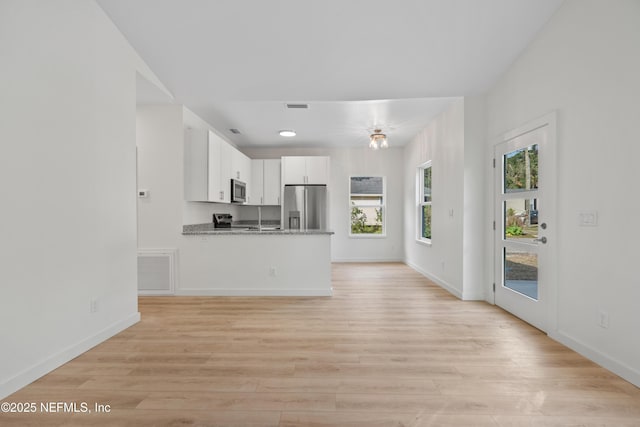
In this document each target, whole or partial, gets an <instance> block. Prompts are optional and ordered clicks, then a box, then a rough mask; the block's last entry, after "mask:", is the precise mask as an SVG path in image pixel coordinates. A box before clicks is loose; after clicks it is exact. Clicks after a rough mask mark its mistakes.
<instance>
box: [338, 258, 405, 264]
mask: <svg viewBox="0 0 640 427" xmlns="http://www.w3.org/2000/svg"><path fill="white" fill-rule="evenodd" d="M331 262H336V263H338V262H345V263H349V262H354V263H355V262H363V263H364V262H402V263H404V260H402V259H395V258H393V259H392V258H389V259H371V258H366V259H358V258H336V259H332V260H331Z"/></svg>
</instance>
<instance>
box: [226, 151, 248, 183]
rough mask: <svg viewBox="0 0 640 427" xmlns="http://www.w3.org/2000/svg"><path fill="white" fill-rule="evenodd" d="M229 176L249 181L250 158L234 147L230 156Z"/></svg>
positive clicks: (245, 181)
mask: <svg viewBox="0 0 640 427" xmlns="http://www.w3.org/2000/svg"><path fill="white" fill-rule="evenodd" d="M231 178H233V179H237V180H239V181H242V182H244V183H247V184H249V182H250V181H251V159H250V158H249V157H247V156H246V155H245V154H244V153H241V152H240V151H238V150H236V149H235V148H234V149H233V155H232V157H231Z"/></svg>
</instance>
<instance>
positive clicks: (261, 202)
mask: <svg viewBox="0 0 640 427" xmlns="http://www.w3.org/2000/svg"><path fill="white" fill-rule="evenodd" d="M262 200H263V199H262V197H260V204H261V205H262V204H264V202H263V201H262Z"/></svg>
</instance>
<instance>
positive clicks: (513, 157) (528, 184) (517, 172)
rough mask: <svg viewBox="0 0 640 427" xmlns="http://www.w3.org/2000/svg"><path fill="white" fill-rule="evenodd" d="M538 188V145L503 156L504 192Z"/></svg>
mask: <svg viewBox="0 0 640 427" xmlns="http://www.w3.org/2000/svg"><path fill="white" fill-rule="evenodd" d="M537 188H538V144H534V145H531V146H529V147H527V148H521V149H519V150H515V151H512V152H510V153H507V154H505V155H504V192H505V193H513V192H514V191H526V190H534V189H537Z"/></svg>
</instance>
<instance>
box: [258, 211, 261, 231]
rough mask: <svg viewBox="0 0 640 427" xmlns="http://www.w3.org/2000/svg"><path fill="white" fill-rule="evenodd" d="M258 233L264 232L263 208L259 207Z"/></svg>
mask: <svg viewBox="0 0 640 427" xmlns="http://www.w3.org/2000/svg"><path fill="white" fill-rule="evenodd" d="M258 231H262V206H258Z"/></svg>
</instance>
